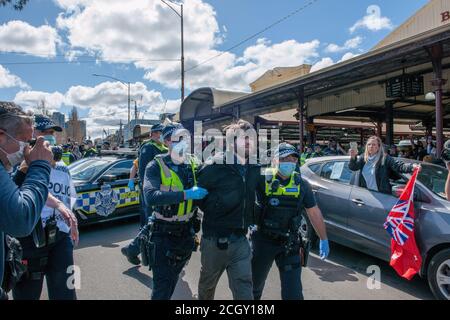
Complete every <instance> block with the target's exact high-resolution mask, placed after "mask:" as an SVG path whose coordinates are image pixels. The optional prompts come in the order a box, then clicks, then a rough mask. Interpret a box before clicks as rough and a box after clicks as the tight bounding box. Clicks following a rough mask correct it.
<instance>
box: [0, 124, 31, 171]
mask: <svg viewBox="0 0 450 320" xmlns="http://www.w3.org/2000/svg"><path fill="white" fill-rule="evenodd" d="M5 134H6V135H7V136H8V137H10V138H11V139H13V140H14V141H16V142H17V143H18V144H19V150H18V151H16V152H14V153H7V152H6V151H5V150H3V149H2V148H0V150H2V151H3V152H4V153H5V154H6V158H7V159H8V161H9V164H10V165H11V167H15V166H16V165H18V164H20V163H21V162H22V161H23V160H24V159H25V158H24V150H25V148H26V147H27V146H28V143H26V142H23V141H19V140H17V139H16V138H14V137H12V136H10V135H9V134H7V133H6V132H5Z"/></svg>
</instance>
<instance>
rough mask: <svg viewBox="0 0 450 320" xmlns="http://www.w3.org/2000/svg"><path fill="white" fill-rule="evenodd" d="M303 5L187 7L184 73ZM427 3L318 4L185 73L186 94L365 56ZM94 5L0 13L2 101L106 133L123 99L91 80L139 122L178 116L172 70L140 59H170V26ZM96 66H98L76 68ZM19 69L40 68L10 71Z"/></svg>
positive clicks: (160, 17)
mask: <svg viewBox="0 0 450 320" xmlns="http://www.w3.org/2000/svg"><path fill="white" fill-rule="evenodd" d="M308 2H309V1H293V0H276V1H275V0H274V1H268V0H265V1H256V0H239V1H238V0H226V1H225V0H209V1H206V0H204V1H202V0H186V1H185V13H186V24H185V29H186V34H185V40H186V67H187V69H189V68H190V67H192V66H194V65H196V64H198V63H199V62H202V61H204V60H205V59H207V58H208V57H211V56H214V55H215V54H219V53H221V52H223V51H224V50H226V49H227V48H229V47H231V46H233V45H234V44H236V43H238V42H240V41H241V40H243V39H244V38H246V37H247V36H249V35H252V34H254V33H255V32H258V31H260V30H262V29H264V28H265V27H267V26H268V25H270V24H271V23H273V22H274V21H276V20H278V19H280V18H282V17H283V16H285V15H287V14H289V13H291V12H293V11H294V10H296V9H298V8H299V7H301V6H303V5H304V4H305V3H308ZM427 2H428V1H427V0H396V1H392V0H391V1H387V0H379V1H368V0H345V1H336V0H317V1H316V2H315V3H313V4H312V5H311V6H309V7H307V8H306V9H304V10H303V11H301V12H299V13H297V14H296V15H294V16H293V17H291V18H290V19H287V20H286V21H283V22H282V23H280V24H279V25H277V26H275V27H273V28H272V29H270V30H268V31H266V32H265V33H264V34H262V35H259V36H258V37H256V38H255V39H252V40H251V41H249V42H246V43H245V44H243V45H242V46H240V47H239V48H237V49H235V50H233V52H232V54H230V53H226V54H223V55H221V56H220V57H219V58H218V59H215V60H213V61H211V62H210V63H208V64H205V65H202V66H201V67H199V68H197V69H195V70H192V71H191V72H187V73H186V81H187V94H188V93H189V92H190V91H192V90H193V89H195V88H198V87H200V86H213V87H222V88H228V89H234V90H243V91H248V90H249V89H248V83H249V82H251V81H253V80H255V79H256V78H257V77H258V76H259V75H260V74H262V73H263V72H264V71H265V70H267V69H270V68H273V67H276V66H287V65H298V64H301V63H310V64H313V65H315V64H316V66H315V68H316V69H318V68H320V67H325V66H328V65H330V64H331V63H336V62H339V61H340V60H341V59H342V58H343V57H344V56H345V55H346V57H347V58H349V57H352V56H354V55H356V54H361V53H364V52H367V51H368V50H370V48H371V47H373V46H374V45H375V44H376V43H377V42H378V41H380V40H381V39H383V38H384V37H385V36H386V35H387V34H389V33H390V32H391V31H392V30H393V28H395V27H397V26H399V25H400V24H401V23H403V22H404V21H405V20H406V19H407V18H408V17H410V16H411V15H412V14H414V12H415V11H417V10H418V9H420V8H421V7H422V6H423V5H425V4H426V3H427ZM95 3H96V4H95V5H94V4H93V2H91V1H90V0H54V1H53V0H31V1H30V3H29V4H28V5H27V7H26V8H25V9H24V10H23V11H20V12H17V11H14V10H12V9H11V8H10V7H7V8H0V99H1V100H14V101H16V102H18V103H21V104H22V105H24V106H25V107H27V108H30V109H32V108H33V106H34V105H36V104H37V103H38V101H40V100H42V99H45V101H46V104H47V105H48V108H49V109H50V110H60V111H63V112H67V111H68V110H69V109H70V107H71V106H72V105H75V106H77V107H79V109H80V111H81V114H82V116H83V117H86V118H88V119H91V120H90V122H89V121H88V125H90V126H91V128H92V131H95V130H99V129H100V128H104V127H112V126H113V124H114V123H116V122H117V120H118V119H120V118H123V120H125V118H124V115H125V114H124V113H123V109H124V108H123V107H124V106H125V105H126V89H125V87H124V86H123V85H121V84H120V83H118V82H115V81H113V80H108V79H105V78H98V77H93V76H92V74H93V73H97V74H106V75H111V76H114V77H117V78H120V79H123V80H125V81H130V82H131V83H132V96H133V98H134V99H135V100H137V101H138V104H139V106H140V110H141V112H145V113H144V116H146V117H151V116H154V115H155V114H157V113H158V112H160V111H162V110H166V111H174V110H176V109H177V107H178V106H179V100H178V99H179V96H180V93H179V78H178V73H179V63H178V62H174V61H172V62H151V61H147V59H178V58H179V48H180V47H179V20H178V18H177V17H176V16H175V15H174V13H173V12H171V11H170V9H168V8H167V7H165V6H164V5H163V4H161V2H160V1H157V0H145V1H144V0H130V1H117V0H109V1H105V0H96V1H95ZM373 5H375V6H377V7H373ZM102 6H103V7H102ZM121 6H123V7H121ZM133 6H135V7H133ZM143 6H144V7H143ZM371 6H372V7H371ZM74 8H75V10H73V9H74ZM368 8H371V10H372V11H371V12H372V13H370V12H367V10H368ZM374 8H375V11H376V12H374V11H373V10H374ZM377 8H379V9H377ZM377 10H379V11H377ZM371 14H372V15H371ZM58 16H59V19H58ZM364 17H366V20H362V19H363V18H364ZM358 21H359V22H360V23H359V24H358V25H355V24H356V23H357V22H358ZM368 21H369V22H368ZM13 22H14V23H13ZM370 22H371V23H372V24H370ZM352 26H355V28H354V29H355V30H353V32H351V31H350V28H351V27H352ZM45 27H47V29H45ZM258 39H259V40H258ZM330 45H331V46H330ZM69 53H72V54H73V55H74V56H75V58H73V59H74V60H73V63H53V64H49V63H47V62H64V61H66V62H67V61H68V59H69V58H68V57H67V55H68V54H69ZM43 54H44V55H46V56H44V57H42V56H41V57H39V56H37V55H43ZM96 58H100V60H101V61H98V62H97V63H95V62H93V63H90V62H89V63H84V62H83V63H80V62H79V61H86V60H88V61H93V60H95V59H96ZM18 62H19V63H24V62H40V63H42V62H45V64H25V65H23V64H22V65H20V64H11V63H18ZM97 117H98V119H97V120H95V121H94V120H92V119H93V118H97Z"/></svg>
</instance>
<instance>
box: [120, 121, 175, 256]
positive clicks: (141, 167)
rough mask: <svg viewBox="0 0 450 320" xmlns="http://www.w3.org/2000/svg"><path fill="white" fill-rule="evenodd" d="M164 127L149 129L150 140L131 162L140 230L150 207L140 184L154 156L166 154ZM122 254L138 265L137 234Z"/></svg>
mask: <svg viewBox="0 0 450 320" xmlns="http://www.w3.org/2000/svg"><path fill="white" fill-rule="evenodd" d="M163 128H164V126H163V125H162V124H156V125H154V126H152V128H151V129H150V139H149V140H148V141H145V142H144V143H143V144H142V145H141V148H140V149H139V157H138V159H136V160H135V161H134V162H133V168H132V171H134V172H135V173H136V172H137V174H138V176H139V204H140V211H141V215H140V218H141V219H140V222H141V228H142V227H143V226H144V225H146V224H147V222H148V217H149V214H150V213H151V212H150V213H149V211H150V207H148V206H146V205H145V199H144V197H143V193H142V184H143V182H144V174H145V168H146V167H147V165H148V164H149V163H150V161H152V160H153V159H154V158H155V156H157V155H159V154H165V153H167V151H168V149H167V147H166V146H165V145H164V144H163V142H162V137H161V133H162V130H163ZM134 180H135V174H134V175H131V173H130V180H129V181H128V187H129V188H130V190H131V191H134V190H135V181H134ZM121 252H122V254H123V255H124V256H125V257H126V258H127V260H128V261H129V262H130V263H131V264H134V265H139V264H140V263H141V261H140V259H139V257H138V256H139V253H140V245H139V234H138V236H137V237H136V238H134V239H133V241H131V242H130V244H129V245H127V246H125V247H123V248H122V249H121Z"/></svg>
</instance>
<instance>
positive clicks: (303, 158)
mask: <svg viewBox="0 0 450 320" xmlns="http://www.w3.org/2000/svg"><path fill="white" fill-rule="evenodd" d="M312 152H313V151H312V148H311V146H307V147H306V150H305V151H304V152H303V153H302V154H301V156H300V166H303V165H304V164H305V163H306V160H308V159H309V158H311V156H312Z"/></svg>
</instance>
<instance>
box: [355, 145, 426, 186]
mask: <svg viewBox="0 0 450 320" xmlns="http://www.w3.org/2000/svg"><path fill="white" fill-rule="evenodd" d="M357 156H358V155H357V153H356V152H355V151H354V150H352V149H350V157H351V158H350V163H349V165H348V167H349V169H350V170H352V171H360V173H361V175H360V178H359V186H360V187H363V188H367V189H369V190H373V191H379V192H381V193H386V194H391V193H392V186H391V184H390V182H389V179H390V178H391V177H396V176H398V174H400V173H412V172H413V171H414V169H415V168H416V167H419V168H420V165H418V164H412V163H404V162H403V161H401V160H400V159H398V158H392V157H391V156H389V155H387V154H386V153H385V152H384V148H383V145H382V142H381V139H380V138H379V137H376V136H373V137H370V138H369V140H368V141H367V144H366V149H365V152H364V155H363V156H361V157H359V158H358V157H357Z"/></svg>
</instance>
